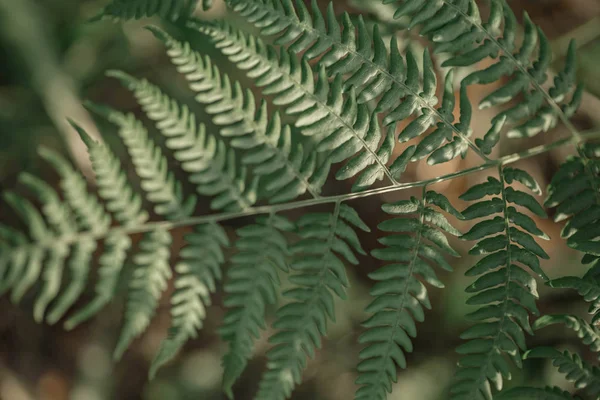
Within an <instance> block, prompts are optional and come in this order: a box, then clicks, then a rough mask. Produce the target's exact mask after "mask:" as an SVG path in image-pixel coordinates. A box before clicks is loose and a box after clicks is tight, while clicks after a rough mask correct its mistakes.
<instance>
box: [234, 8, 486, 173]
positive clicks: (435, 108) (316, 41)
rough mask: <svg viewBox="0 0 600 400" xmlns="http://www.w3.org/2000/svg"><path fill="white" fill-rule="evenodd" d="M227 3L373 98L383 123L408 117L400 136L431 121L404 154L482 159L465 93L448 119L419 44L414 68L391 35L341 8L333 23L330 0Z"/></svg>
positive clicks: (361, 99) (363, 98)
mask: <svg viewBox="0 0 600 400" xmlns="http://www.w3.org/2000/svg"><path fill="white" fill-rule="evenodd" d="M228 3H229V4H230V6H231V8H232V9H233V10H234V11H236V12H238V13H239V14H240V15H242V16H243V17H245V18H246V19H247V20H248V21H249V22H251V23H253V24H254V25H256V26H257V27H259V28H261V32H262V33H263V34H264V35H269V36H272V35H279V36H278V37H277V39H276V40H275V43H276V44H278V45H289V46H288V49H289V50H290V51H292V52H294V53H303V57H305V58H306V59H307V60H316V59H318V60H319V65H322V66H324V67H325V70H326V73H327V75H328V76H330V77H331V76H335V75H338V74H342V75H344V76H345V79H344V82H343V88H344V89H345V90H352V89H353V90H354V91H355V93H356V96H357V102H358V103H359V104H364V103H368V102H370V101H372V100H376V99H378V100H377V106H376V107H375V110H374V111H375V112H376V113H383V114H384V115H385V117H384V119H383V124H384V126H388V125H392V126H395V124H396V123H397V122H399V121H403V120H405V119H407V118H409V117H411V116H414V117H415V118H414V120H413V121H411V122H410V123H409V124H408V125H407V126H406V127H405V128H404V129H403V131H402V132H401V133H400V135H399V136H398V140H399V141H400V142H405V141H409V140H411V139H413V138H416V137H419V136H421V135H423V134H425V133H426V132H427V131H428V130H429V128H431V127H434V126H435V129H434V130H433V131H432V132H430V133H428V134H426V135H425V136H424V138H423V140H422V141H421V142H420V143H419V145H418V146H417V148H416V149H414V148H408V149H406V150H405V154H404V155H405V157H407V158H408V159H409V160H413V161H416V160H420V159H422V158H425V157H428V162H429V163H430V164H437V163H442V162H446V161H449V160H451V159H453V158H455V157H457V156H458V155H462V156H465V155H466V151H467V149H468V148H469V147H471V148H473V149H474V150H475V151H476V152H477V153H479V155H480V156H481V157H482V158H485V155H484V154H482V152H481V151H479V149H477V147H475V145H474V144H473V143H471V142H470V141H469V139H468V137H469V136H470V135H471V131H470V128H469V125H470V119H471V106H470V103H469V101H468V98H467V95H466V91H465V90H463V91H462V92H461V96H460V110H461V115H460V119H459V121H458V122H456V123H454V115H453V110H454V96H452V99H450V97H449V96H444V100H445V101H442V102H441V104H439V105H438V99H437V97H436V95H435V94H436V89H437V83H436V74H435V72H434V70H433V64H432V61H431V57H430V54H429V52H428V51H427V50H426V51H425V53H424V55H423V68H422V70H420V69H419V66H418V64H417V57H416V56H415V55H414V54H413V53H412V52H410V51H409V52H408V54H407V56H406V62H405V61H404V59H403V58H402V56H401V54H400V51H399V49H398V44H397V42H396V38H395V37H393V38H392V40H391V43H390V45H389V48H390V50H389V51H388V50H387V48H386V44H385V43H384V41H383V40H382V38H381V35H380V33H379V29H378V27H377V25H375V27H374V29H373V34H372V36H371V34H370V33H369V32H368V29H367V28H366V26H365V24H364V21H363V19H362V18H361V17H359V18H358V22H357V23H356V25H355V24H354V23H353V22H352V20H351V18H350V16H349V15H348V14H347V13H344V14H343V15H342V18H341V19H342V22H341V26H340V24H338V22H337V17H336V15H335V13H334V10H333V3H330V4H329V7H328V8H327V12H326V13H325V15H323V13H322V12H321V11H320V10H319V7H318V4H317V2H316V1H312V3H311V11H309V10H308V9H307V7H306V5H305V4H304V2H303V1H296V2H293V1H292V0H281V1H271V0H230V1H229V2H228ZM421 78H422V79H421ZM445 81H446V86H448V85H451V82H452V71H450V72H448V75H446V80H445ZM351 97H352V96H351ZM436 124H437V125H436ZM409 152H412V153H409Z"/></svg>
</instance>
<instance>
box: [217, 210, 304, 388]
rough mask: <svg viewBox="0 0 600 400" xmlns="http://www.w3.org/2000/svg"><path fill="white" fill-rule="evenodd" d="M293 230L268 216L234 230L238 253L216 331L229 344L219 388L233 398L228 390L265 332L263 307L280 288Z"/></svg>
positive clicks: (229, 278)
mask: <svg viewBox="0 0 600 400" xmlns="http://www.w3.org/2000/svg"><path fill="white" fill-rule="evenodd" d="M293 230H294V225H293V224H292V223H291V222H290V221H288V220H287V219H285V218H283V217H280V216H277V215H270V216H269V217H264V218H259V219H258V220H257V221H256V223H255V224H252V225H248V226H245V227H243V228H240V229H238V230H237V236H238V240H237V241H236V243H235V247H236V249H238V251H239V253H237V254H236V255H234V256H233V257H232V259H231V262H232V266H231V268H230V269H229V271H228V274H227V275H228V276H227V282H226V284H225V292H226V294H227V296H226V297H225V300H224V305H225V306H226V307H227V308H228V311H227V314H226V315H225V317H224V319H223V326H222V327H221V329H220V334H221V337H222V338H223V340H224V341H226V342H228V343H229V350H228V352H227V354H225V355H224V356H223V367H224V373H223V388H224V390H225V392H226V393H227V395H228V396H229V397H233V393H232V391H231V390H232V387H233V384H234V383H235V381H236V380H237V379H238V378H239V376H240V375H241V374H242V372H243V371H244V369H245V368H246V365H247V363H248V360H249V359H250V357H251V355H252V351H253V347H254V340H255V339H258V337H259V335H260V331H261V330H262V329H264V328H265V326H264V321H265V319H266V315H265V311H266V307H267V306H269V305H273V304H275V303H276V300H277V294H278V288H279V287H280V285H281V282H280V280H279V276H278V272H288V270H289V268H288V265H287V257H288V255H289V253H290V251H289V249H288V243H287V239H286V237H285V233H286V232H290V231H293Z"/></svg>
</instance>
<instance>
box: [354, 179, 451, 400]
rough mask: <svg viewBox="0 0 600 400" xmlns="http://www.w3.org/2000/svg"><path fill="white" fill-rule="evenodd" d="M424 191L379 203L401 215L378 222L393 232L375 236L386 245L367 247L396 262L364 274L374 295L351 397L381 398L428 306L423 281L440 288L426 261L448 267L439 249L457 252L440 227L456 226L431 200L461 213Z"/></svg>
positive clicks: (403, 364)
mask: <svg viewBox="0 0 600 400" xmlns="http://www.w3.org/2000/svg"><path fill="white" fill-rule="evenodd" d="M423 195H424V199H423V200H418V199H416V198H414V197H413V198H411V199H410V200H402V201H399V202H396V203H393V204H386V205H384V206H383V210H384V211H385V212H386V213H388V214H391V215H395V216H402V218H395V219H391V220H388V221H385V222H383V223H382V224H380V225H379V229H380V230H382V231H384V232H393V233H396V234H394V235H391V236H386V237H384V238H382V239H379V242H380V243H381V244H383V245H386V246H388V247H386V248H385V249H377V250H374V251H373V252H372V253H371V254H372V256H373V257H375V258H377V259H378V260H382V261H388V262H395V263H394V264H388V265H386V266H384V267H382V268H380V269H379V270H377V271H375V272H373V273H371V274H370V275H369V277H370V278H371V279H374V280H375V281H377V283H376V284H375V286H373V288H372V289H371V295H372V296H374V297H375V299H374V300H373V301H372V302H371V304H370V305H369V306H368V307H367V309H366V311H367V312H368V313H372V314H373V315H372V316H371V318H369V320H367V321H366V322H365V323H364V324H363V326H365V327H366V328H367V331H366V332H365V333H363V334H362V335H361V336H360V338H359V342H361V343H366V344H367V347H365V348H364V349H363V350H362V351H361V353H360V359H361V362H360V363H359V364H358V371H359V377H358V379H357V380H356V383H357V384H359V385H362V387H361V388H360V389H358V391H357V393H356V397H355V398H356V399H369V400H377V399H385V398H386V392H391V391H392V382H396V380H397V367H400V368H406V358H405V356H404V354H405V353H406V352H411V351H412V349H413V345H412V340H411V337H413V338H414V337H415V336H416V332H417V331H416V326H415V321H417V322H422V321H423V320H424V311H423V307H425V308H427V309H430V308H431V304H430V303H429V298H428V295H427V289H426V288H425V285H424V284H423V283H422V281H425V282H427V283H429V284H430V285H432V286H434V287H437V288H443V287H444V284H443V283H442V282H441V281H440V280H439V279H438V277H437V275H436V273H435V271H434V269H433V268H432V266H431V265H432V264H433V265H436V266H439V267H440V268H442V269H444V270H446V271H452V268H451V266H450V264H448V262H447V261H446V260H445V259H444V256H443V254H444V253H448V254H451V255H453V256H458V253H457V252H456V251H454V250H453V249H452V248H451V247H450V245H449V244H448V242H447V240H446V237H445V236H444V235H443V234H442V233H441V232H440V230H444V231H446V232H448V233H450V234H452V235H455V236H458V235H460V232H458V231H457V230H456V229H455V228H454V227H452V225H450V223H449V222H448V220H447V219H446V217H445V216H444V215H443V214H441V213H440V212H439V211H437V210H436V209H435V208H434V207H433V206H437V207H440V208H441V209H442V210H446V211H449V212H450V213H452V214H453V215H455V216H457V217H459V218H461V219H462V215H461V214H460V213H459V212H458V211H456V210H455V209H454V208H453V207H452V206H451V205H450V203H449V202H448V200H447V199H446V198H445V197H444V196H442V195H441V194H438V193H435V192H432V191H430V192H425V190H424V191H423ZM407 216H408V217H409V218H406V217H407ZM427 242H429V243H427ZM421 280H422V281H421Z"/></svg>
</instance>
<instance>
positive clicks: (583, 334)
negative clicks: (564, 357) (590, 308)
mask: <svg viewBox="0 0 600 400" xmlns="http://www.w3.org/2000/svg"><path fill="white" fill-rule="evenodd" d="M555 324H563V325H565V326H567V327H568V328H570V329H572V330H573V331H575V333H576V334H577V337H578V338H579V339H581V342H582V343H583V344H585V345H586V346H589V348H590V350H591V351H593V352H594V353H600V331H598V328H596V327H594V326H592V325H591V324H590V323H589V322H587V321H586V320H584V319H583V318H580V317H577V316H574V315H544V316H542V317H540V318H538V319H537V320H536V321H535V323H534V324H533V329H535V330H538V329H542V328H545V327H547V326H550V325H555Z"/></svg>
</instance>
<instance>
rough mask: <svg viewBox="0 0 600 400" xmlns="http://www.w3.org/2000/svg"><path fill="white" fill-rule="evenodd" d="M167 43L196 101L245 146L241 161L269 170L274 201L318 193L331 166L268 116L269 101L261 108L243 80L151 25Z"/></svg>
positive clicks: (277, 118) (238, 144)
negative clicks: (232, 80) (319, 163)
mask: <svg viewBox="0 0 600 400" xmlns="http://www.w3.org/2000/svg"><path fill="white" fill-rule="evenodd" d="M149 29H150V30H151V31H152V32H153V33H154V34H155V35H156V36H157V37H158V38H159V39H161V40H162V41H164V43H165V45H166V46H167V49H168V50H167V53H168V55H169V57H170V58H171V60H172V62H173V63H174V64H175V65H176V66H177V69H178V71H179V72H181V73H182V74H184V75H185V76H186V78H187V79H188V81H189V82H190V88H191V89H192V90H193V91H194V92H196V93H197V96H196V101H198V102H200V103H202V104H205V105H206V108H205V112H206V113H208V114H209V115H212V116H213V123H214V124H215V125H217V126H222V128H221V130H220V132H221V135H222V136H223V137H226V138H231V141H230V145H231V146H232V147H234V148H239V149H243V150H245V154H244V156H243V157H242V163H243V164H245V165H253V166H254V168H253V172H254V173H255V174H257V175H261V176H265V179H263V182H262V183H263V184H264V189H265V191H266V193H267V194H268V195H269V200H270V202H271V203H276V202H284V201H289V200H291V199H294V198H296V197H297V196H299V195H301V194H303V193H305V192H309V193H310V194H311V195H312V196H313V197H319V193H320V192H321V187H322V186H323V184H324V183H325V179H326V178H327V173H328V172H329V163H328V162H325V163H323V164H322V165H317V158H316V154H315V153H312V152H310V153H308V154H305V151H304V148H303V146H302V144H300V143H297V144H294V143H292V137H291V135H292V132H291V128H290V126H289V125H282V122H281V117H280V115H279V114H278V113H275V114H274V115H273V117H270V116H269V113H268V110H267V103H266V102H265V101H263V102H262V104H261V105H260V107H259V110H258V112H256V100H255V98H254V95H253V94H252V92H251V91H250V90H244V89H242V87H241V85H240V84H239V82H233V83H232V82H231V81H230V79H229V77H227V76H226V75H223V74H222V73H221V72H220V71H219V69H218V68H217V67H216V66H215V65H214V64H213V63H212V61H211V60H210V58H209V57H203V56H202V55H201V54H200V53H198V52H196V51H194V50H192V49H191V47H190V46H189V44H188V43H182V42H178V41H176V40H175V39H173V38H172V37H170V36H169V35H168V34H167V33H166V32H163V31H161V30H159V29H158V28H155V27H150V28H149Z"/></svg>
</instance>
